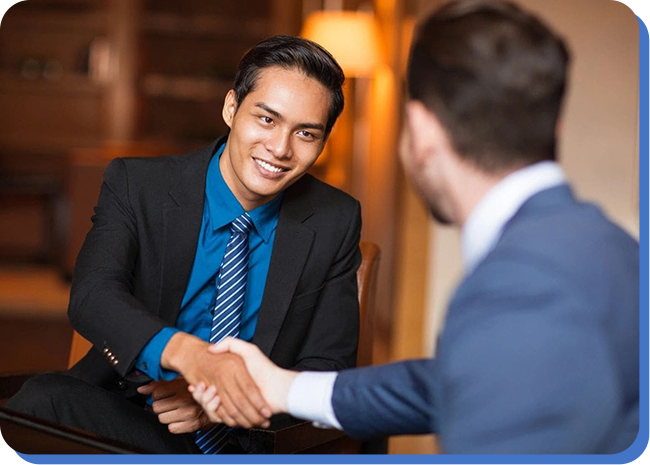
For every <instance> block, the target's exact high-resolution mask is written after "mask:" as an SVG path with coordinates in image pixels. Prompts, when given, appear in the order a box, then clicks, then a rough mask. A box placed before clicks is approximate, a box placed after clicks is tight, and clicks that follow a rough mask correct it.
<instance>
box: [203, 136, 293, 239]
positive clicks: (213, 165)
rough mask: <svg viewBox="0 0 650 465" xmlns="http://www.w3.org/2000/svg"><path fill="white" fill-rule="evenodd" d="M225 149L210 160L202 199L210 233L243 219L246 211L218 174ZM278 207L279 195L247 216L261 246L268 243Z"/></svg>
mask: <svg viewBox="0 0 650 465" xmlns="http://www.w3.org/2000/svg"><path fill="white" fill-rule="evenodd" d="M225 147H226V144H225V142H224V143H223V144H222V145H221V147H219V149H218V150H217V151H216V152H215V154H214V156H213V157H212V160H210V165H209V166H208V175H207V180H206V183H205V198H206V203H207V213H208V214H209V219H208V223H209V225H210V227H211V229H212V230H213V231H216V230H217V229H219V228H222V227H224V226H226V225H229V224H230V223H232V222H233V220H235V218H237V217H239V216H241V215H243V214H244V211H245V210H244V207H242V206H241V204H240V203H239V201H238V200H237V198H236V197H235V195H234V194H233V193H232V191H231V190H230V188H229V187H228V185H227V184H226V181H225V180H224V179H223V176H222V174H221V168H220V167H219V158H220V157H221V155H222V154H223V151H224V148H225ZM281 203H282V193H280V195H278V196H277V197H276V198H274V199H273V200H271V201H270V202H268V203H265V204H264V205H260V206H259V207H257V208H255V209H253V210H251V211H249V212H248V214H249V215H250V217H251V220H252V221H253V226H254V227H255V231H256V232H257V234H259V236H260V237H261V238H262V240H263V241H264V242H269V240H270V239H271V234H272V233H273V231H274V230H275V228H276V226H277V224H278V214H279V212H280V205H281Z"/></svg>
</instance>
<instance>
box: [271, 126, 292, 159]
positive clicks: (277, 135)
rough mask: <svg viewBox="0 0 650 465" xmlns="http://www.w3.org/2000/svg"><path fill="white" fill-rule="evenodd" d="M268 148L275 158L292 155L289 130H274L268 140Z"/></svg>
mask: <svg viewBox="0 0 650 465" xmlns="http://www.w3.org/2000/svg"><path fill="white" fill-rule="evenodd" d="M265 146H266V150H268V151H269V152H270V153H272V154H273V156H274V157H275V158H290V157H291V134H290V132H289V131H274V132H273V134H271V135H270V136H269V138H268V139H267V140H266V144H265Z"/></svg>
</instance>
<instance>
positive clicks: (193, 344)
mask: <svg viewBox="0 0 650 465" xmlns="http://www.w3.org/2000/svg"><path fill="white" fill-rule="evenodd" d="M210 346H212V344H209V343H207V342H205V341H203V340H201V339H199V338H197V337H195V336H192V335H190V334H187V333H182V332H181V333H176V334H175V335H174V336H172V338H171V339H170V340H169V342H168V343H167V346H166V347H165V350H164V351H163V354H162V357H161V365H162V366H163V367H164V368H167V369H171V370H174V371H177V372H179V373H181V374H182V375H183V377H184V378H185V379H186V380H187V382H188V383H189V384H191V385H197V384H199V383H201V382H203V383H205V384H206V385H208V386H214V387H215V388H216V390H217V392H218V394H219V398H220V409H219V414H220V415H219V417H220V419H221V421H223V423H225V424H227V425H228V426H242V427H244V428H252V427H254V426H263V427H266V426H268V424H269V420H268V419H269V418H270V417H271V409H270V407H269V406H268V404H267V402H266V401H265V400H264V398H263V397H262V394H261V393H260V390H259V389H258V387H257V385H256V384H255V382H254V381H253V379H252V378H251V376H250V375H249V374H248V371H247V370H246V367H245V365H244V362H243V361H242V359H241V357H239V356H238V355H237V354H234V353H219V354H213V353H210V352H209V351H208V348H209V347H210Z"/></svg>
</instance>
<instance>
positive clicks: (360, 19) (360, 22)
mask: <svg viewBox="0 0 650 465" xmlns="http://www.w3.org/2000/svg"><path fill="white" fill-rule="evenodd" d="M301 35H302V36H303V37H306V38H307V39H310V40H313V41H314V42H316V43H317V44H320V45H322V46H323V47H325V48H326V49H327V51H329V52H330V53H331V54H332V55H333V56H334V58H335V59H336V61H338V62H339V65H341V68H343V71H344V72H345V74H346V76H348V77H360V76H368V75H370V74H372V71H373V69H374V68H375V66H377V64H378V63H379V59H380V58H379V32H378V30H377V25H376V23H375V20H374V16H373V15H372V14H370V13H362V12H354V11H317V12H314V13H311V14H310V15H309V16H307V19H306V20H305V24H304V27H303V29H302V32H301Z"/></svg>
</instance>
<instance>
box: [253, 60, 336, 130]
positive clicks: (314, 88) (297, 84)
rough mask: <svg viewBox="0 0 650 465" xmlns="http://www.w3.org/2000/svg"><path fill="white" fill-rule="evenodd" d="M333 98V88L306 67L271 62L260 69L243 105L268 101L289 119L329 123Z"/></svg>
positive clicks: (302, 121)
mask: <svg viewBox="0 0 650 465" xmlns="http://www.w3.org/2000/svg"><path fill="white" fill-rule="evenodd" d="M330 99H331V97H330V92H329V90H328V89H327V88H326V87H325V86H323V85H322V84H321V83H320V82H318V81H317V80H316V79H314V78H312V77H309V76H307V75H306V74H305V73H303V72H302V71H300V70H298V69H285V68H282V67H279V66H271V67H268V68H264V69H262V70H261V71H260V73H259V75H258V77H257V81H256V83H255V87H254V88H253V90H252V91H251V92H250V93H249V94H248V95H247V96H246V98H245V99H244V101H243V102H242V105H248V106H256V105H258V104H264V105H265V106H267V107H269V108H271V109H273V110H274V111H276V112H278V113H280V114H281V115H282V116H283V117H284V118H286V119H287V120H292V121H296V122H298V123H323V124H325V122H326V121H327V117H328V113H329V106H330Z"/></svg>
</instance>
